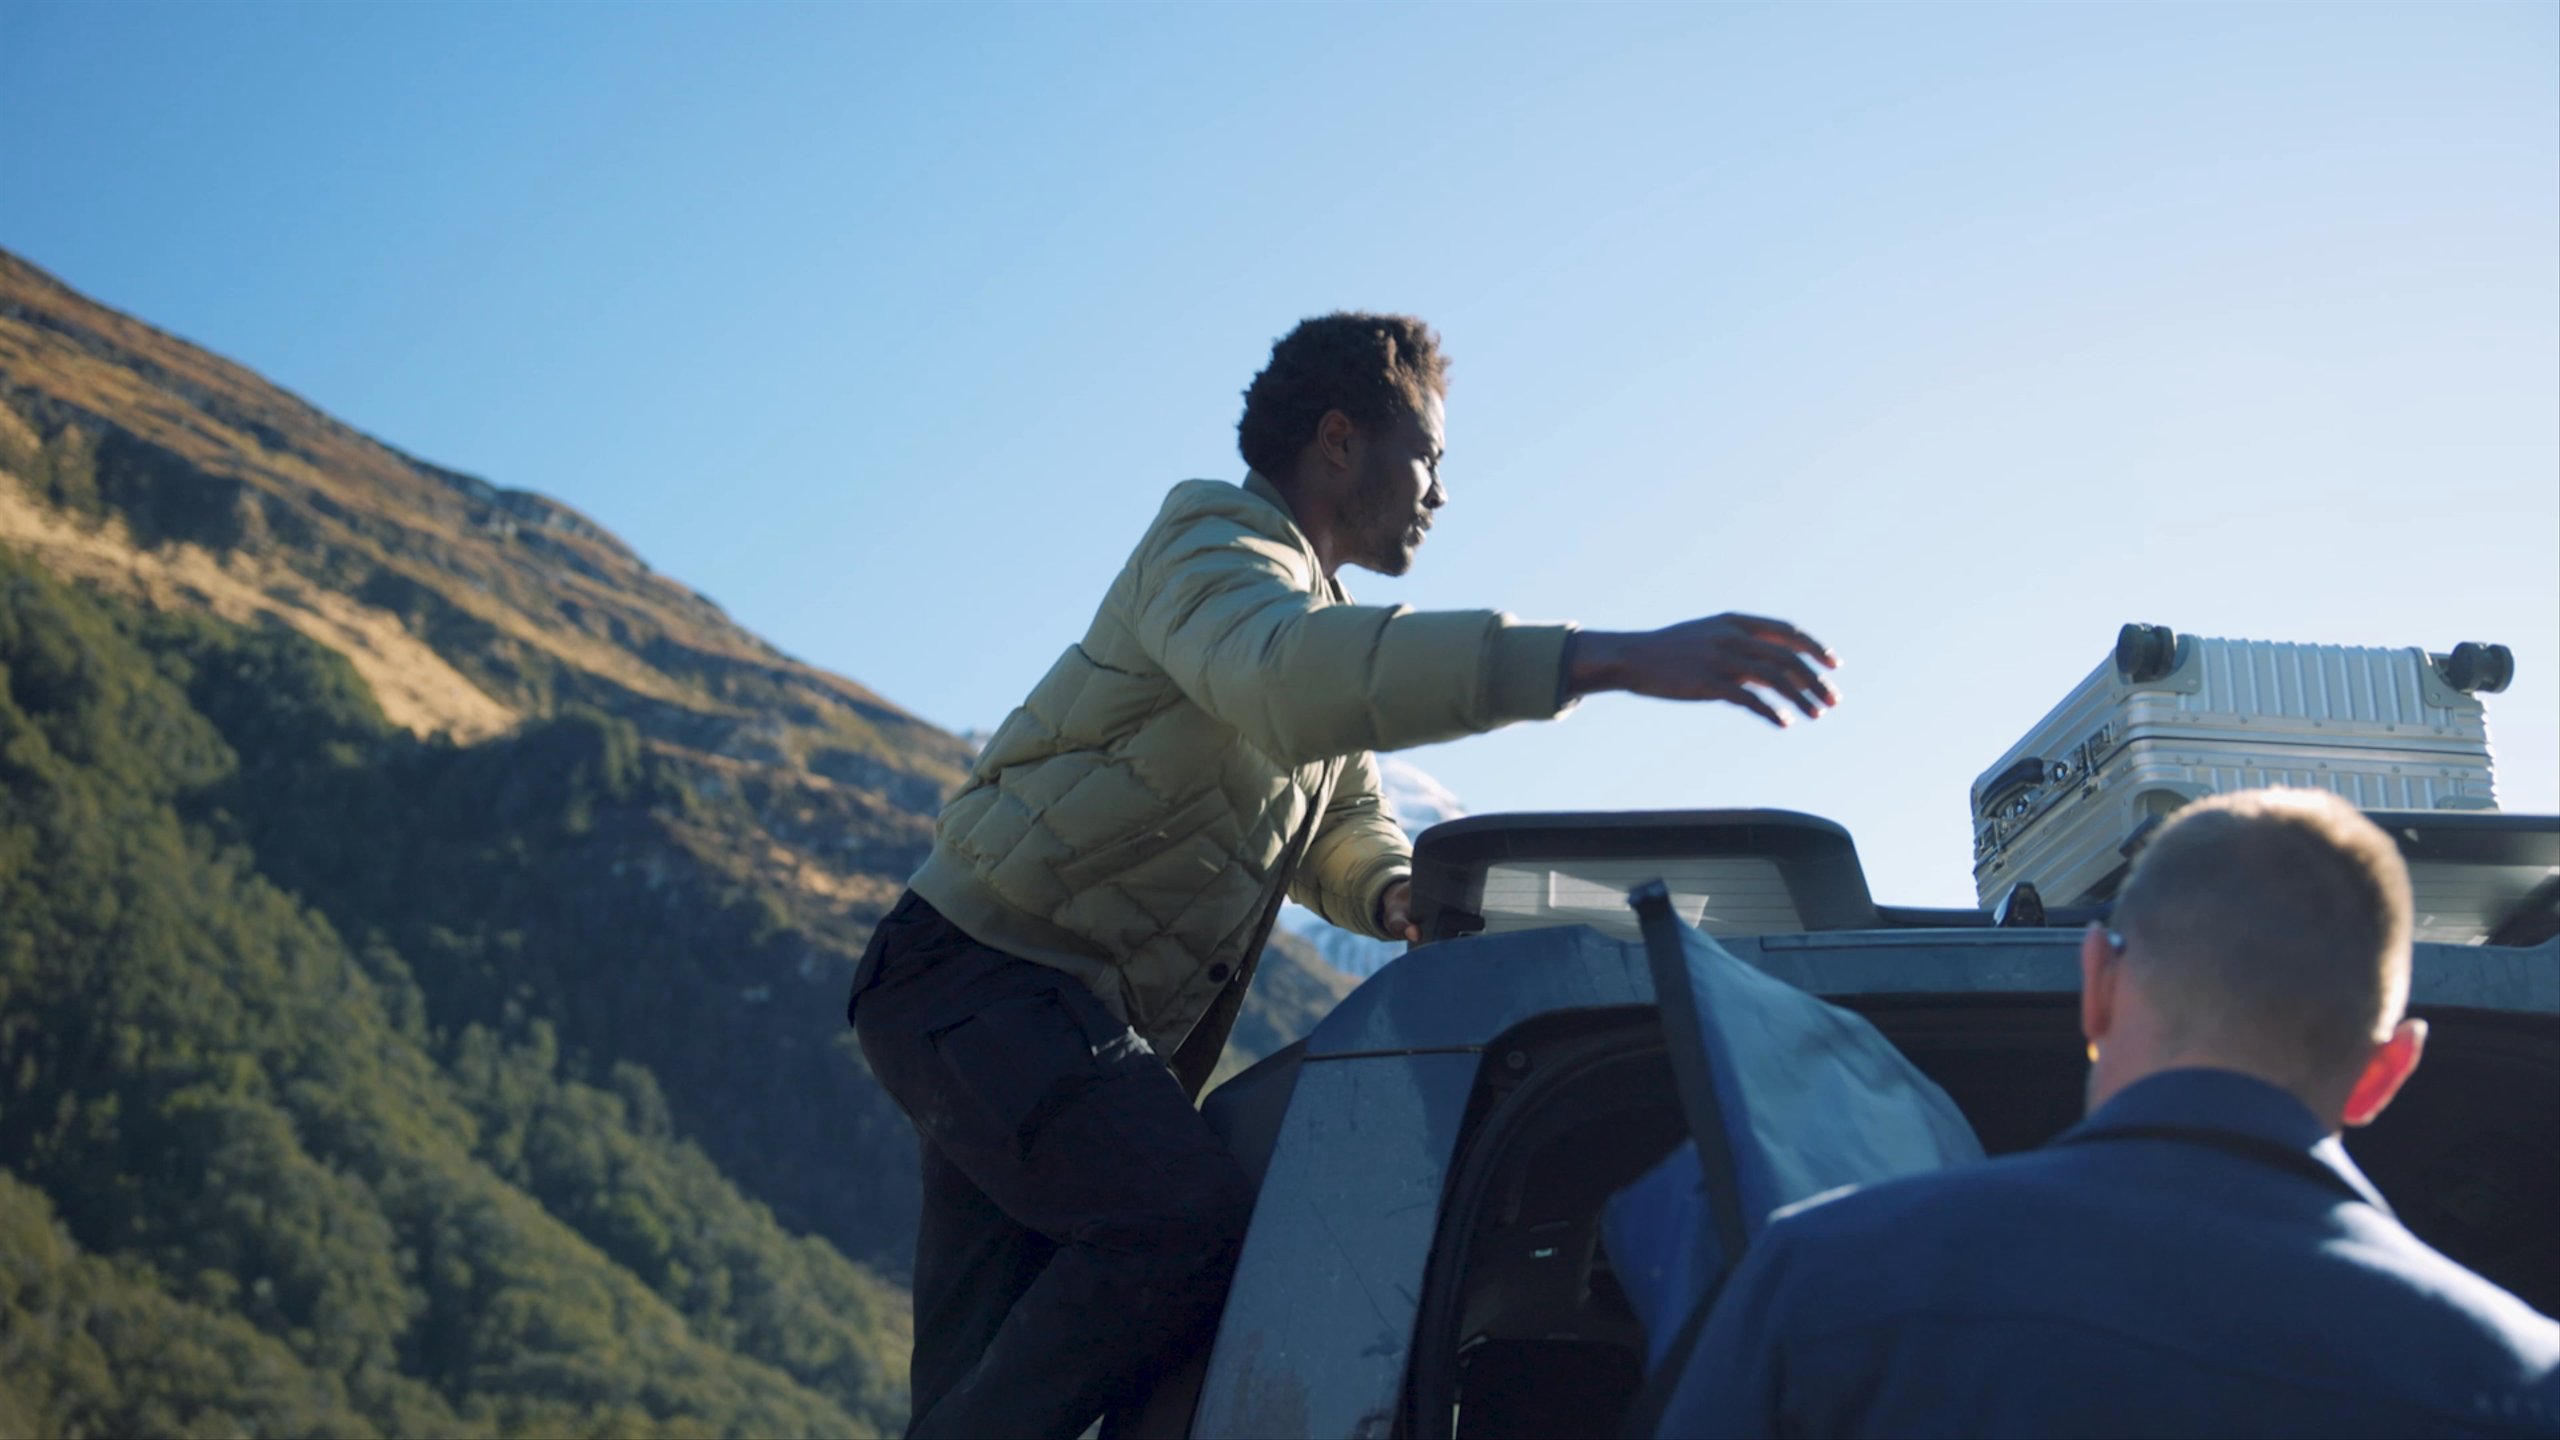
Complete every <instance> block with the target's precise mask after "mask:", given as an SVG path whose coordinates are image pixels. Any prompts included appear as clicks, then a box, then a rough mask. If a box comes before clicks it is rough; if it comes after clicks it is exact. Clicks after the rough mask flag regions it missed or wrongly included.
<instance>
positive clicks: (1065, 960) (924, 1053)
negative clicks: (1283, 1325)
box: [850, 314, 1835, 1436]
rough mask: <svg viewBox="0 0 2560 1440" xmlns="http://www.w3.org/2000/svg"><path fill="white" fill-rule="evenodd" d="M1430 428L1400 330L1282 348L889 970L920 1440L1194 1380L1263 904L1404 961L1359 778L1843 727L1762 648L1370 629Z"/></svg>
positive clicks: (1405, 896)
mask: <svg viewBox="0 0 2560 1440" xmlns="http://www.w3.org/2000/svg"><path fill="white" fill-rule="evenodd" d="M1445 390H1446V371H1445V366H1444V362H1443V359H1442V357H1441V353H1440V348H1439V339H1438V337H1437V336H1436V335H1434V334H1433V333H1432V331H1431V330H1430V328H1429V327H1428V326H1426V325H1424V324H1422V323H1421V322H1420V321H1418V320H1414V319H1411V318H1409V317H1404V316H1393V315H1362V314H1336V315H1328V316H1324V317H1322V318H1319V319H1314V320H1309V321H1306V322H1304V323H1303V324H1301V325H1299V326H1298V327H1297V328H1296V329H1294V330H1292V331H1291V332H1290V333H1289V334H1288V335H1287V336H1286V337H1284V338H1283V339H1282V340H1281V341H1280V342H1279V343H1278V344H1277V345H1275V346H1273V347H1272V352H1271V362H1270V364H1269V366H1268V367H1267V368H1265V369H1264V370H1263V372H1262V373H1261V374H1260V375H1258V376H1256V377H1255V378H1254V382H1253V385H1252V387H1251V388H1250V389H1248V390H1247V391H1246V392H1245V410H1244V418H1243V420H1242V421H1241V422H1240V424H1239V425H1238V427H1237V428H1238V432H1239V439H1240V448H1241V449H1242V451H1243V453H1244V459H1245V462H1246V464H1247V465H1249V466H1251V467H1252V473H1250V474H1248V475H1247V476H1246V478H1245V481H1244V483H1243V484H1242V485H1241V486H1238V485H1230V484H1226V483H1224V482H1220V481H1208V480H1194V481H1188V482H1185V483H1184V484H1181V485H1178V486H1176V487H1175V488H1174V490H1173V493H1172V494H1171V495H1170V496H1168V497H1166V500H1165V503H1164V508H1163V510H1162V511H1161V512H1159V513H1158V515H1157V516H1156V520H1155V523H1154V524H1153V525H1152V526H1150V527H1149V528H1148V530H1147V533H1146V535H1145V537H1144V538H1143V539H1141V540H1140V541H1139V542H1138V547H1137V549H1136V550H1135V551H1134V552H1132V553H1131V555H1130V556H1129V561H1128V564H1127V565H1125V566H1124V567H1123V568H1122V569H1121V572H1120V575H1119V578H1118V579H1117V580H1115V581H1114V582H1113V584H1112V586H1111V589H1110V592H1109V593H1108V594H1107V595H1105V596H1104V597H1103V601H1102V606H1101V608H1100V610H1099V611H1098V612H1097V613H1096V614H1095V616H1094V618H1093V623H1092V624H1091V626H1089V627H1088V628H1087V630H1086V632H1085V635H1084V638H1083V640H1082V641H1080V642H1079V643H1077V644H1074V645H1070V646H1068V647H1067V650H1066V653H1064V654H1063V655H1061V656H1059V658H1058V661H1057V663H1056V664H1055V665H1053V666H1051V667H1050V670H1049V673H1048V675H1047V676H1045V677H1044V678H1042V680H1041V681H1040V683H1039V684H1038V685H1036V686H1035V687H1033V689H1032V691H1031V694H1030V696H1029V698H1027V699H1026V700H1024V702H1023V703H1022V705H1021V707H1020V708H1018V709H1016V710H1015V711H1014V712H1013V714H1012V715H1010V716H1009V717H1007V718H1006V720H1005V722H1004V724H1003V725H1001V726H1000V727H998V728H997V730H996V732H995V735H994V736H993V738H991V739H990V740H989V741H988V742H987V745H986V748H985V750H984V751H983V752H982V753H981V754H980V756H979V758H978V762H977V765H976V767H975V768H974V769H973V770H972V771H971V772H970V776H969V779H968V781H967V783H966V784H964V785H963V786H962V787H961V789H960V792H959V793H958V794H957V795H955V796H953V797H952V799H951V801H950V803H949V804H948V805H946V806H945V807H944V809H943V812H942V818H941V821H940V823H939V825H938V826H937V828H936V831H935V838H934V846H933V852H932V854H931V855H930V857H928V858H927V859H926V861H925V863H924V866H923V868H921V869H920V870H918V871H917V872H916V874H915V876H914V878H913V879H912V880H911V881H910V882H909V890H908V893H907V895H906V896H905V897H904V898H903V899H901V900H900V901H899V903H898V904H897V906H896V907H895V908H893V909H892V910H891V911H890V912H889V914H888V916H887V917H886V918H884V919H883V920H882V921H881V923H880V926H879V929H878V931H877V932H876V933H875V934H874V935H873V937H872V942H871V947H870V949H869V951H868V952H867V953H865V955H864V956H863V960H862V964H861V966H860V967H859V969H858V970H857V971H856V973H855V977H854V990H853V1000H852V1005H851V1011H850V1014H851V1018H852V1020H853V1023H854V1027H855V1030H856V1032H857V1034H858V1035H859V1037H860V1039H861V1042H862V1047H863V1053H864V1054H865V1056H866V1057H867V1058H868V1059H869V1060H870V1062H871V1067H872V1070H873V1072H874V1073H875V1074H876V1075H877V1076H878V1077H879V1079H880V1081H881V1084H882V1085H883V1086H884V1087H885V1088H886V1089H887V1090H888V1091H889V1093H890V1095H891V1096H892V1097H893V1098H895V1099H896V1100H897V1101H898V1103H899V1104H900V1105H901V1106H902V1107H903V1108H904V1109H905V1110H906V1112H907V1114H908V1116H909V1118H911V1119H912V1120H913V1121H914V1122H915V1125H916V1129H917V1131H918V1133H919V1134H920V1135H921V1136H922V1139H923V1158H924V1188H925V1194H924V1209H923V1216H922V1221H921V1224H920V1226H919V1230H918V1235H917V1241H916V1273H915V1301H916V1327H915V1355H914V1360H913V1362H912V1365H911V1377H910V1378H911V1382H912V1395H913V1401H912V1403H913V1416H914V1418H913V1419H912V1421H911V1422H910V1424H909V1431H908V1433H909V1434H911V1435H918V1436H926V1435H955V1436H997V1435H1055V1436H1073V1435H1075V1434H1078V1433H1079V1432H1081V1431H1082V1430H1083V1429H1084V1428H1085V1426H1086V1425H1087V1424H1088V1423H1090V1422H1091V1420H1092V1419H1093V1417H1094V1416H1096V1415H1098V1414H1100V1413H1102V1412H1103V1411H1104V1410H1106V1409H1108V1408H1110V1407H1112V1406H1114V1405H1116V1404H1119V1403H1122V1402H1123V1401H1125V1400H1127V1399H1129V1398H1131V1397H1133V1396H1134V1395H1136V1394H1138V1393H1140V1392H1141V1391H1142V1389H1143V1387H1144V1386H1145V1384H1146V1383H1147V1382H1148V1381H1149V1380H1150V1379H1152V1378H1153V1377H1154V1376H1156V1375H1157V1374H1159V1373H1161V1372H1162V1371H1163V1370H1164V1369H1165V1368H1166V1367H1168V1366H1169V1365H1171V1364H1173V1363H1175V1362H1176V1361H1178V1360H1179V1359H1180V1358H1181V1357H1182V1355H1183V1353H1184V1351H1185V1349H1186V1348H1187V1347H1188V1346H1189V1345H1191V1344H1194V1343H1196V1341H1197V1338H1198V1336H1199V1333H1200V1332H1201V1330H1202V1329H1203V1328H1204V1327H1205V1324H1206V1322H1207V1321H1209V1320H1210V1319H1211V1318H1212V1317H1213V1316H1214V1314H1215V1312H1216V1309H1217V1306H1218V1303H1219V1298H1220V1296H1221V1295H1222V1294H1223V1293H1224V1291H1225V1287H1226V1283H1227V1278H1228V1276H1229V1274H1230V1272H1231V1270H1232V1268H1233V1265H1234V1260H1235V1252H1236V1248H1237V1246H1238V1245H1239V1244H1240V1242H1241V1240H1242V1238H1243V1234H1244V1225H1245V1220H1246V1217H1247V1215H1248V1214H1249V1212H1250V1210H1251V1208H1252V1201H1253V1197H1252V1195H1251V1193H1250V1190H1249V1188H1248V1186H1247V1184H1246V1182H1245V1179H1244V1176H1243V1172H1242V1171H1241V1170H1240V1169H1239V1167H1238V1166H1237V1164H1236V1162H1235V1161H1234V1160H1233V1159H1232V1158H1231V1157H1229V1156H1228V1155H1227V1153H1226V1152H1225V1150H1224V1149H1223V1148H1222V1147H1221V1146H1220V1145H1219V1143H1218V1141H1217V1139H1216V1138H1215V1137H1214V1136H1212V1135H1211V1134H1210V1133H1209V1131H1208V1129H1207V1127H1206V1126H1205V1125H1204V1124H1203V1123H1202V1121H1201V1119H1200V1117H1199V1113H1198V1111H1197V1110H1196V1109H1194V1108H1193V1101H1194V1098H1195V1097H1196V1096H1197V1094H1198V1092H1199V1090H1200V1087H1201V1086H1202V1085H1203V1084H1204V1083H1205V1081H1206V1079H1207V1077H1208V1074H1209V1072H1210V1070H1211V1068H1212V1067H1213V1066H1214V1065H1215V1064H1216V1063H1217V1058H1218V1054H1219V1052H1220V1051H1221V1050H1222V1049H1224V1047H1225V1044H1226V1038H1227V1032H1228V1030H1229V1029H1230V1028H1231V1027H1232V1025H1233V1024H1234V1021H1235V1016H1236V1009H1237V1006H1238V1005H1240V1004H1241V1003H1242V1000H1243V997H1244V992H1245V987H1246V985H1247V984H1248V983H1249V982H1250V980H1251V977H1252V971H1253V965H1254V961H1255V958H1256V956H1257V954H1258V953H1259V952H1260V950H1261V948H1262V944H1263V941H1264V939H1265V938H1266V937H1267V936H1268V934H1269V932H1270V927H1271V922H1272V919H1273V917H1274V916H1275V914H1276V913H1277V911H1278V909H1279V905H1280V901H1281V899H1282V897H1283V895H1284V894H1285V895H1287V896H1291V897H1294V898H1296V899H1297V900H1299V901H1300V902H1301V903H1303V904H1305V905H1307V906H1309V907H1310V908H1312V909H1314V910H1316V911H1317V912H1318V913H1320V914H1322V915H1323V916H1324V917H1325V918H1326V919H1328V920H1330V921H1332V922H1333V923H1335V924H1337V925H1340V926H1343V927H1344V928H1346V929H1350V930H1355V931H1358V932H1360V933H1363V934H1367V935H1372V936H1378V937H1381V938H1388V939H1418V938H1420V937H1419V935H1418V934H1416V933H1415V931H1414V929H1413V926H1412V923H1411V920H1410V918H1409V912H1410V908H1411V883H1410V878H1409V877H1410V874H1411V869H1412V866H1411V855H1412V852H1411V848H1410V846H1409V845H1408V844H1407V843H1406V841H1405V837H1404V832H1403V830H1402V829H1401V828H1400V827H1399V826H1398V825H1397V824H1396V821H1395V817H1394V816H1393V815H1392V814H1391V813H1390V812H1389V811H1388V809H1387V806H1386V803H1385V800H1384V798H1383V797H1382V796H1381V795H1380V793H1379V786H1378V770H1377V763H1376V761H1375V759H1374V758H1373V755H1374V752H1377V751H1381V750H1395V749H1401V748H1403V747H1406V746H1412V745H1424V744H1429V743H1431V742H1433V741H1439V740H1448V739H1452V738H1454V737H1456V736H1460V735H1470V734H1476V733H1479V732H1482V731H1486V730H1492V729H1494V728H1496V727H1498V726H1502V725H1507V724H1510V723H1511V722H1513V721H1515V720H1544V719H1550V718H1553V717H1554V716H1556V715H1558V714H1560V713H1562V712H1563V711H1564V710H1566V709H1568V708H1570V707H1571V706H1572V704H1573V703H1574V702H1575V700H1577V699H1578V698H1579V697H1581V696H1582V695H1584V694H1588V693H1591V692H1594V691H1599V690H1630V691H1635V692H1637V693H1640V694H1646V695H1654V696H1660V697H1663V698H1668V699H1686V700H1723V701H1729V702H1731V703H1734V704H1738V705H1742V706H1745V707H1747V708H1749V709H1751V710H1753V711H1755V712H1757V713H1758V714H1760V715H1761V716H1763V717H1764V718H1766V719H1768V720H1770V721H1771V722H1772V723H1776V724H1781V725H1783V724H1785V723H1786V720H1785V718H1784V715H1783V713H1782V711H1781V710H1780V709H1779V708H1778V706H1777V705H1776V704H1774V703H1772V698H1771V697H1776V699H1778V700H1782V701H1784V702H1785V703H1787V704H1789V705H1792V706H1793V707H1794V708H1795V709H1797V710H1799V711H1801V712H1802V713H1804V714H1805V715H1807V716H1815V715H1819V714H1820V713H1821V711H1822V709H1823V707H1825V706H1828V705H1830V704H1832V703H1834V698H1835V697H1834V696H1833V693H1832V691H1831V688H1830V686H1829V685H1828V684H1827V683H1826V682H1825V681H1824V680H1823V678H1822V677H1821V673H1820V671H1819V670H1817V669H1816V668H1815V667H1816V665H1821V666H1824V667H1828V666H1830V665H1832V664H1833V663H1834V662H1833V660H1832V658H1831V656H1830V655H1829V653H1828V652H1826V651H1825V650H1824V649H1823V648H1822V647H1821V646H1820V645H1819V644H1817V643H1816V642H1815V641H1814V640H1812V639H1811V638H1810V637H1809V636H1806V635H1805V634H1804V633H1803V632H1801V631H1799V630H1797V629H1795V628H1794V627H1792V626H1789V625H1786V624H1783V623H1781V622H1778V621H1773V620H1761V619H1756V618H1753V617H1750V616H1740V615H1723V616H1716V617H1713V618H1711V619H1706V620H1694V621H1690V622H1688V623H1686V624H1683V625H1676V626H1673V627H1671V628H1669V629H1666V630H1658V631H1652V632H1648V633H1643V634H1617V633H1608V632H1599V631H1577V630H1576V629H1575V628H1574V627H1572V626H1569V625H1536V624H1524V623H1522V622H1520V621H1517V620H1514V619H1513V618H1512V617H1510V616H1508V615H1505V614H1501V613H1499V612H1495V611H1460V612H1438V613H1418V612H1415V611H1410V610H1405V609H1401V608H1387V607H1378V606H1362V605H1355V604H1353V603H1352V602H1351V598H1350V596H1349V595H1348V594H1346V593H1345V592H1344V591H1343V589H1342V586H1341V584H1340V583H1339V582H1338V581H1337V580H1336V579H1335V574H1336V572H1337V571H1338V570H1340V568H1341V567H1342V566H1344V565H1346V564H1348V565H1358V566H1361V567H1363V568H1366V569H1370V570H1374V571H1378V572H1380V573H1382V574H1387V575H1400V574H1403V573H1404V572H1405V570H1406V569H1408V568H1409V567H1410V566H1411V564H1412V562H1413V555H1414V551H1415V550H1416V548H1418V547H1419V546H1420V545H1421V544H1422V540H1423V536H1424V533H1425V532H1426V531H1428V530H1429V529H1430V528H1431V520H1432V516H1433V513H1434V512H1436V511H1437V510H1438V509H1439V508H1440V507H1441V506H1443V505H1445V504H1447V503H1448V492H1447V490H1446V489H1445V488H1444V487H1443V486H1442V485H1441V483H1440V476H1439V470H1440V457H1441V451H1442V434H1443V432H1442V415H1443V411H1442V396H1443V394H1444V393H1445ZM1754 687H1758V688H1756V689H1755V688H1754ZM1763 690H1765V691H1767V692H1769V693H1768V695H1765V696H1764V695H1763V694H1762V693H1760V691H1763Z"/></svg>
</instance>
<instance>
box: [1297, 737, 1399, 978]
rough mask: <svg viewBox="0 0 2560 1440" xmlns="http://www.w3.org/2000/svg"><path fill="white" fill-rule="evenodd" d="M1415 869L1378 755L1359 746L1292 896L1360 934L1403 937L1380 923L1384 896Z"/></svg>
mask: <svg viewBox="0 0 2560 1440" xmlns="http://www.w3.org/2000/svg"><path fill="white" fill-rule="evenodd" d="M1412 874H1413V845H1412V843H1411V842H1410V841H1408V840H1406V839H1405V836H1404V827H1403V826H1402V825H1399V824H1397V823H1396V816H1395V811H1393V810H1391V809H1389V808H1388V806H1387V798H1386V795H1385V794H1384V793H1383V792H1382V791H1381V789H1380V788H1379V785H1378V762H1377V759H1376V757H1374V756H1372V755H1371V754H1370V753H1369V752H1368V751H1366V750H1362V751H1359V752H1357V753H1355V754H1353V755H1352V756H1351V757H1350V758H1349V759H1347V760H1345V761H1344V762H1343V767H1342V778H1341V779H1339V780H1336V781H1335V782H1334V785H1333V799H1332V800H1331V801H1330V802H1329V803H1327V804H1326V806H1325V807H1324V818H1323V819H1322V820H1321V821H1319V822H1317V825H1316V835H1315V839H1314V840H1313V841H1311V842H1309V844H1308V847H1307V854H1306V858H1305V859H1304V860H1302V861H1300V862H1299V864H1298V870H1297V873H1296V874H1295V875H1293V876H1292V877H1290V880H1289V898H1290V899H1292V900H1295V901H1297V902H1298V903H1299V904H1301V905H1304V906H1306V907H1307V908H1308V909H1310V910H1313V911H1314V912H1316V913H1317V914H1319V915H1322V916H1323V917H1324V918H1325V919H1327V920H1329V921H1332V922H1333V923H1334V924H1336V925H1339V926H1341V927H1342V928H1343V929H1345V930H1349V931H1352V932H1353V933H1355V934H1360V935H1367V936H1370V937H1371V938H1373V939H1378V940H1397V939H1401V938H1403V937H1401V936H1397V935H1389V934H1387V933H1386V932H1385V931H1384V930H1383V929H1381V928H1380V927H1379V925H1378V900H1379V897H1381V896H1383V895H1385V894H1386V893H1387V887H1388V886H1390V885H1393V884H1394V883H1396V882H1397V881H1398V880H1402V879H1405V878H1407V877H1408V876H1410V875H1412Z"/></svg>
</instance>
